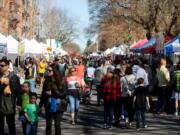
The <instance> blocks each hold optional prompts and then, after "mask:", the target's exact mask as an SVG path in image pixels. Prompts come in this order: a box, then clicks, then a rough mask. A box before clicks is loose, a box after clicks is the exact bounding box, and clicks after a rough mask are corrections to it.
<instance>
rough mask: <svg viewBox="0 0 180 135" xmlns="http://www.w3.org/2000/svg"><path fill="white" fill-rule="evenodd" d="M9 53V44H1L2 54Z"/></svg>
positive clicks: (0, 52) (0, 50)
mask: <svg viewBox="0 0 180 135" xmlns="http://www.w3.org/2000/svg"><path fill="white" fill-rule="evenodd" d="M6 53H7V45H5V44H0V54H6Z"/></svg>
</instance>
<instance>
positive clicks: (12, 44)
mask: <svg viewBox="0 0 180 135" xmlns="http://www.w3.org/2000/svg"><path fill="white" fill-rule="evenodd" d="M6 43H7V53H13V54H17V53H18V41H17V40H16V39H15V38H13V37H12V36H8V37H7V38H6Z"/></svg>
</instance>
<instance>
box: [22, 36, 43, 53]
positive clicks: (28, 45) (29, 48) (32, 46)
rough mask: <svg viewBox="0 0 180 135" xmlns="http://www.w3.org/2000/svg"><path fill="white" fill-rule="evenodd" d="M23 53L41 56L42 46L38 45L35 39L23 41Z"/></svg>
mask: <svg viewBox="0 0 180 135" xmlns="http://www.w3.org/2000/svg"><path fill="white" fill-rule="evenodd" d="M24 53H28V54H42V53H43V46H42V44H40V43H38V42H37V41H36V40H35V39H32V40H28V39H25V40H24Z"/></svg>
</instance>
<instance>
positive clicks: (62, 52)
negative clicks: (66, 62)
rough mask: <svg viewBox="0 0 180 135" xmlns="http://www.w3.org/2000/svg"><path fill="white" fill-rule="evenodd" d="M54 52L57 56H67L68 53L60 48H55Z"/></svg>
mask: <svg viewBox="0 0 180 135" xmlns="http://www.w3.org/2000/svg"><path fill="white" fill-rule="evenodd" d="M54 51H55V53H56V54H59V55H61V56H63V55H67V54H68V53H67V52H66V51H65V50H63V49H62V48H56V49H55V50H54Z"/></svg>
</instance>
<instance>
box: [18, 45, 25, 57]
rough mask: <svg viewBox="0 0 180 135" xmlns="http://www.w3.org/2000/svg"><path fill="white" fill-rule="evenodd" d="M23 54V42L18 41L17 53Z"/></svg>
mask: <svg viewBox="0 0 180 135" xmlns="http://www.w3.org/2000/svg"><path fill="white" fill-rule="evenodd" d="M23 54H24V46H23V44H22V43H21V42H20V43H19V45H18V55H19V56H22V55H23Z"/></svg>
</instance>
